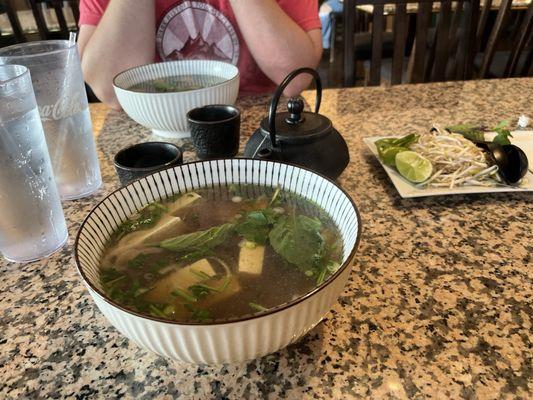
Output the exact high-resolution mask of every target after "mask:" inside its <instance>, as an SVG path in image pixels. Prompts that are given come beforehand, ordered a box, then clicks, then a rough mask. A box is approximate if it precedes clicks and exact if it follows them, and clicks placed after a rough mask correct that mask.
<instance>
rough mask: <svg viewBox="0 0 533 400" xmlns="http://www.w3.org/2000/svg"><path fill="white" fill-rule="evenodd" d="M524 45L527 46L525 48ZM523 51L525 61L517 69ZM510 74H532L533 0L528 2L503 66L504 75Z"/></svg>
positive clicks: (509, 75) (508, 75)
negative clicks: (519, 68)
mask: <svg viewBox="0 0 533 400" xmlns="http://www.w3.org/2000/svg"><path fill="white" fill-rule="evenodd" d="M526 46H529V48H528V49H526ZM523 51H526V53H525V61H524V64H523V65H522V69H521V70H520V71H518V64H519V60H520V57H521V55H522V52H523ZM511 76H533V2H530V3H529V6H528V8H527V11H526V14H525V15H524V19H523V20H522V24H521V25H520V29H519V30H518V34H517V37H516V39H515V41H514V45H513V48H512V49H511V54H510V56H509V59H508V60H507V65H506V66H505V72H504V77H506V78H507V77H511Z"/></svg>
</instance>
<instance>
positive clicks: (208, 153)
mask: <svg viewBox="0 0 533 400" xmlns="http://www.w3.org/2000/svg"><path fill="white" fill-rule="evenodd" d="M187 121H188V123H189V129H190V130H191V139H192V143H193V145H194V149H195V150H196V155H197V156H198V158H199V159H200V160H206V159H211V158H227V157H235V155H236V154H237V153H238V151H239V137H240V129H241V113H240V112H239V110H238V109H237V108H235V107H233V106H228V105H221V104H215V105H209V106H204V107H199V108H195V109H193V110H191V111H189V112H188V113H187Z"/></svg>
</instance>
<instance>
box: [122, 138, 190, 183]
mask: <svg viewBox="0 0 533 400" xmlns="http://www.w3.org/2000/svg"><path fill="white" fill-rule="evenodd" d="M114 163H115V170H116V171H117V175H118V179H119V180H120V183H121V185H122V186H126V185H127V184H128V183H130V182H132V181H134V180H135V179H140V178H142V177H144V176H147V175H150V174H152V173H154V172H157V171H160V170H162V169H166V168H171V167H175V166H177V165H181V164H182V163H183V154H182V152H181V150H180V148H179V147H178V146H176V145H174V144H172V143H165V142H147V143H139V144H135V145H133V146H130V147H126V148H125V149H122V150H120V151H119V152H118V153H117V154H116V155H115V159H114Z"/></svg>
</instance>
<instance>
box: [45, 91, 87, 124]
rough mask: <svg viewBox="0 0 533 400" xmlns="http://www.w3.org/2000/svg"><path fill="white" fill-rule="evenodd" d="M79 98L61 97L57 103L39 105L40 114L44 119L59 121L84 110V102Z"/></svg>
mask: <svg viewBox="0 0 533 400" xmlns="http://www.w3.org/2000/svg"><path fill="white" fill-rule="evenodd" d="M77 100H78V99H72V98H68V97H67V98H61V99H58V101H57V102H56V103H55V104H51V105H44V106H39V114H40V116H41V120H43V121H57V120H60V119H64V118H67V117H70V116H71V115H75V114H78V113H79V112H81V111H83V108H82V102H80V101H77Z"/></svg>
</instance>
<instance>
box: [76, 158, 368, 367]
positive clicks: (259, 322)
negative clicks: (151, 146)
mask: <svg viewBox="0 0 533 400" xmlns="http://www.w3.org/2000/svg"><path fill="white" fill-rule="evenodd" d="M239 183H242V184H244V183H247V184H256V185H264V186H270V187H276V186H281V187H282V188H283V189H286V190H289V191H291V192H293V193H297V194H299V195H301V196H303V197H305V198H307V199H309V200H311V201H314V202H316V203H317V204H318V205H319V206H321V207H322V208H323V209H324V210H325V211H326V212H327V213H328V214H329V215H330V216H331V217H332V218H333V221H334V222H335V224H336V225H337V227H338V228H339V230H340V232H341V236H342V241H343V260H342V265H341V266H340V268H339V269H338V270H337V271H336V272H335V273H334V274H333V275H332V276H330V277H329V278H328V279H327V280H326V281H325V282H323V283H322V284H320V285H319V286H318V287H316V288H314V289H313V290H311V291H310V292H309V293H307V294H305V295H304V296H301V297H299V298H297V299H295V300H293V301H291V302H288V303H285V304H281V305H279V306H278V307H275V308H272V309H269V310H268V311H266V312H264V313H260V314H256V315H249V316H244V317H242V318H235V319H233V320H231V321H228V322H218V323H217V322H212V323H178V322H168V321H165V320H163V319H159V318H154V317H150V316H146V315H142V314H140V313H137V312H135V311H131V310H129V309H126V308H124V307H123V306H121V305H119V304H117V303H116V302H114V301H113V300H111V299H110V298H109V297H108V296H107V295H106V294H105V292H104V291H103V289H102V286H101V284H100V281H99V261H100V259H101V256H102V253H103V251H104V248H105V244H106V242H107V241H108V239H109V237H110V236H111V234H112V233H113V231H115V230H116V228H117V227H118V226H119V225H120V224H121V223H122V222H123V221H124V220H125V219H126V218H127V217H128V216H129V215H131V214H133V213H134V212H135V211H137V210H139V209H141V208H142V207H144V206H145V205H147V204H149V203H151V202H153V201H157V200H160V199H166V198H168V197H170V196H172V195H173V194H176V193H186V192H189V191H192V190H195V189H198V188H202V187H206V186H216V187H218V186H219V185H231V184H239ZM360 235H361V224H360V218H359V213H358V211H357V208H356V206H355V204H354V202H353V201H352V200H351V199H350V197H349V196H348V195H347V194H346V192H344V191H343V190H342V189H341V188H339V187H338V186H337V185H336V184H335V183H334V182H332V181H330V180H329V179H327V178H325V177H322V176H320V175H318V174H316V173H314V172H312V171H310V170H307V169H304V168H301V167H296V166H292V165H288V164H283V163H280V162H274V161H263V160H252V159H242V158H241V159H226V160H211V161H200V162H194V163H189V164H184V165H180V166H178V167H175V168H170V169H167V170H163V171H159V172H157V173H155V174H153V175H149V176H147V177H145V178H142V179H140V180H138V181H135V182H133V183H131V184H129V185H127V186H125V187H123V188H122V189H119V190H117V191H115V192H114V193H112V194H110V195H109V196H108V197H106V198H105V199H104V200H103V201H102V202H101V203H100V204H99V205H98V206H96V207H95V208H94V210H93V211H91V213H90V214H89V215H88V217H87V218H86V219H85V221H84V222H83V224H82V225H81V228H80V230H79V232H78V236H77V238H76V243H75V246H74V248H75V258H76V264H77V267H78V271H79V273H80V276H81V278H82V280H83V282H84V283H85V285H86V286H87V288H88V289H89V293H90V294H91V296H92V297H93V299H94V301H95V303H96V304H97V306H98V308H99V309H100V311H101V312H102V313H103V314H104V315H105V316H106V317H107V319H108V320H109V321H110V322H111V323H112V324H113V325H114V326H115V327H116V328H117V329H118V330H119V331H120V332H121V333H122V334H124V335H125V336H127V337H128V338H130V339H132V340H134V341H135V342H137V343H138V344H139V345H140V346H141V347H144V348H146V349H148V350H151V351H153V352H155V353H158V354H160V355H163V356H166V357H170V358H173V359H175V360H179V361H184V362H189V363H206V364H218V363H223V362H242V361H245V360H250V359H253V358H257V357H262V356H264V355H266V354H269V353H272V352H275V351H277V350H280V349H282V348H283V347H285V346H287V345H288V344H290V343H293V342H295V341H297V340H298V339H299V338H300V337H301V336H303V335H304V334H306V333H307V332H308V331H309V330H310V329H312V328H313V327H314V326H315V325H316V324H318V323H319V322H320V321H321V320H322V318H323V317H324V316H325V315H326V314H327V313H328V311H329V310H330V308H331V307H332V305H333V304H334V303H335V301H336V300H337V297H338V296H339V294H340V293H341V292H342V290H343V288H344V286H345V284H346V281H347V280H348V276H349V275H350V271H351V265H352V262H353V259H354V257H355V252H356V249H357V245H358V243H359V238H360Z"/></svg>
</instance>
